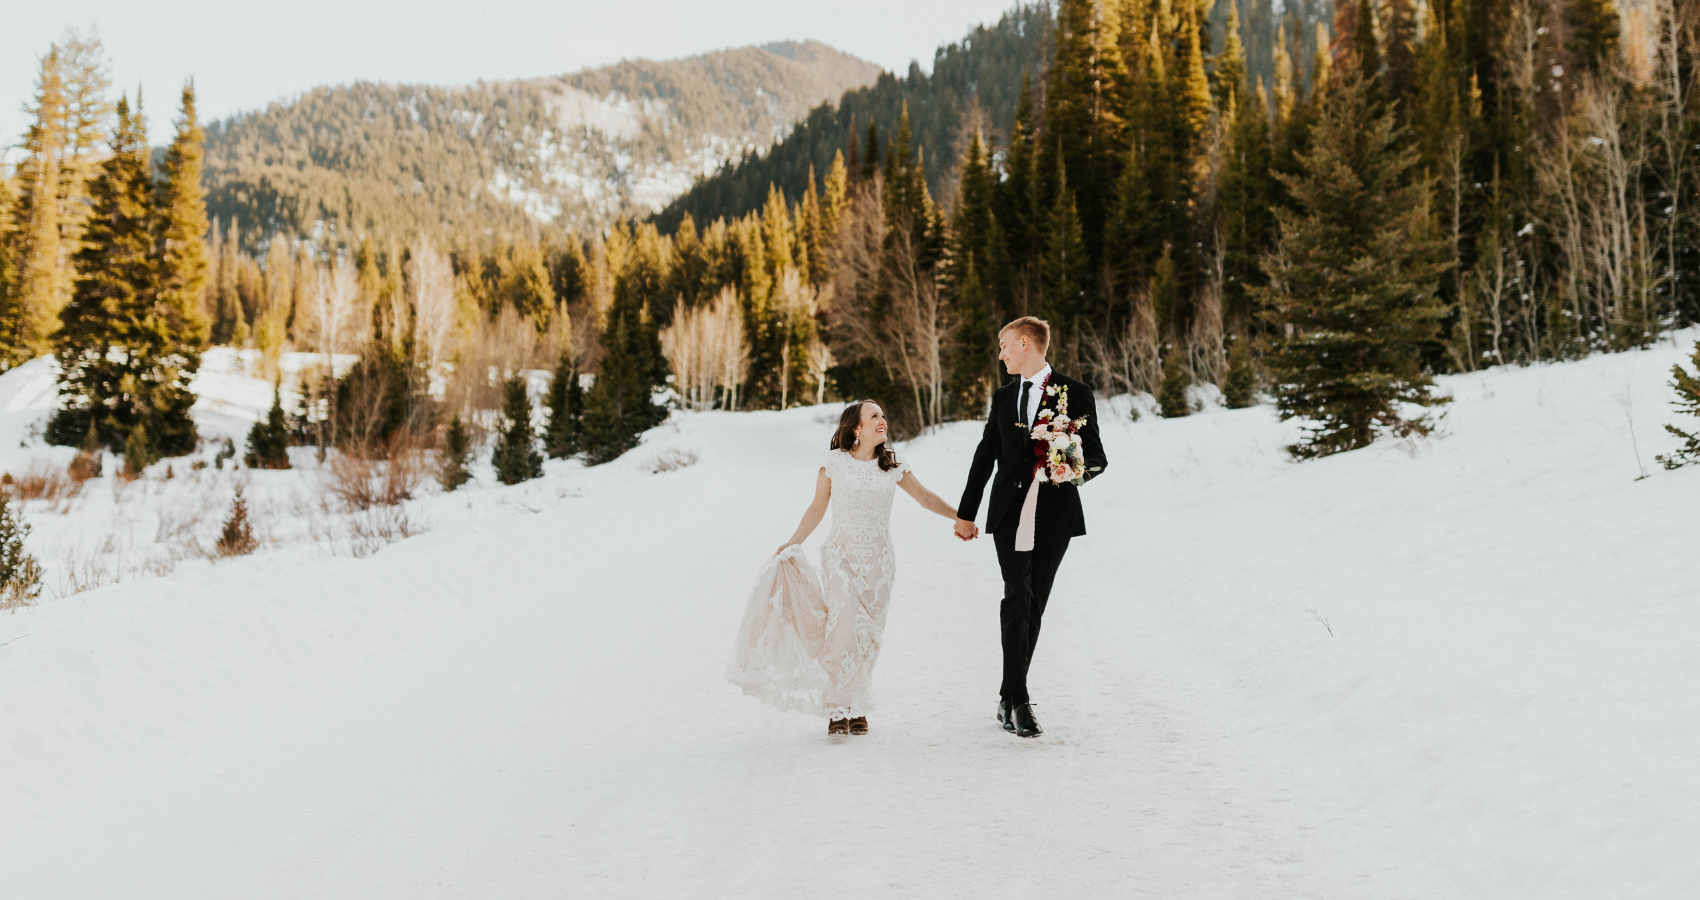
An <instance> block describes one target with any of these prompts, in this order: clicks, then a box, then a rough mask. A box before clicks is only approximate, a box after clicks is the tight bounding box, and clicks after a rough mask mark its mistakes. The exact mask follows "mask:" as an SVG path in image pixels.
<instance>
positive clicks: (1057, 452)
mask: <svg viewBox="0 0 1700 900" xmlns="http://www.w3.org/2000/svg"><path fill="white" fill-rule="evenodd" d="M1045 393H1046V394H1049V395H1050V396H1052V397H1054V398H1056V406H1055V408H1051V407H1044V408H1041V409H1040V410H1039V414H1038V415H1037V416H1035V417H1034V418H1035V421H1034V423H1033V434H1032V437H1033V455H1034V457H1036V459H1035V462H1034V465H1033V468H1034V477H1033V480H1034V481H1035V482H1038V481H1039V480H1040V479H1041V478H1042V479H1043V480H1044V481H1045V482H1046V483H1049V484H1073V485H1081V484H1085V483H1086V472H1087V469H1086V454H1085V451H1083V450H1082V449H1081V447H1080V429H1082V428H1084V427H1086V419H1085V418H1084V417H1082V418H1079V419H1071V418H1069V416H1068V388H1067V387H1066V386H1064V385H1056V384H1052V385H1046V386H1045Z"/></svg>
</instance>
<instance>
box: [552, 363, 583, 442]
mask: <svg viewBox="0 0 1700 900" xmlns="http://www.w3.org/2000/svg"><path fill="white" fill-rule="evenodd" d="M548 407H549V424H548V426H547V429H546V430H545V431H544V434H543V449H544V452H546V453H548V454H549V457H550V458H551V459H566V458H567V457H569V456H572V455H573V454H575V453H577V452H578V449H579V448H578V444H579V433H580V431H581V430H582V429H583V427H584V388H583V387H582V386H581V385H580V384H579V380H578V363H577V362H576V361H575V360H574V359H573V354H572V351H571V350H563V351H561V359H560V362H558V363H556V364H555V374H554V376H553V377H551V378H550V379H549V403H548Z"/></svg>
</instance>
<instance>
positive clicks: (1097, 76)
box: [1044, 0, 1203, 317]
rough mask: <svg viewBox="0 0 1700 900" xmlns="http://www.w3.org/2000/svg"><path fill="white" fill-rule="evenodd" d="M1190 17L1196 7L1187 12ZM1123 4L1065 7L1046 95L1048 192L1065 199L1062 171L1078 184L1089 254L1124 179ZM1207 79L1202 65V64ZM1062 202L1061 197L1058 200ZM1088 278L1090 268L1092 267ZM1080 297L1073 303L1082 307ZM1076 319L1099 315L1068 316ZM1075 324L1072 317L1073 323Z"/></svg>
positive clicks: (1063, 3)
mask: <svg viewBox="0 0 1700 900" xmlns="http://www.w3.org/2000/svg"><path fill="white" fill-rule="evenodd" d="M1186 5H1187V8H1188V9H1191V8H1192V4H1190V3H1188V4H1186ZM1120 8H1121V7H1120V4H1116V3H1102V2H1096V0H1060V2H1059V3H1058V5H1057V30H1056V58H1055V60H1054V61H1053V62H1052V64H1051V69H1050V85H1049V87H1048V89H1047V91H1046V93H1045V101H1046V108H1045V128H1046V134H1045V144H1044V146H1045V151H1046V154H1047V157H1051V158H1050V159H1049V161H1048V165H1047V167H1046V173H1045V174H1046V176H1047V177H1046V179H1045V181H1046V184H1045V187H1048V188H1051V189H1052V190H1056V191H1060V190H1061V184H1062V179H1063V171H1064V170H1065V169H1066V170H1067V173H1068V177H1069V178H1071V179H1073V181H1074V183H1075V191H1074V197H1073V202H1074V203H1075V205H1076V212H1075V215H1076V216H1077V217H1078V219H1079V221H1080V223H1081V226H1082V238H1083V239H1084V240H1085V242H1086V243H1085V247H1086V249H1087V251H1088V253H1090V254H1094V255H1096V254H1101V253H1102V251H1103V245H1102V239H1103V233H1104V221H1105V219H1106V217H1107V216H1108V212H1109V210H1108V201H1109V198H1110V197H1111V196H1112V195H1113V193H1112V192H1113V190H1114V187H1115V183H1116V179H1117V177H1118V176H1120V174H1121V171H1120V170H1121V163H1122V152H1123V147H1124V146H1125V144H1124V131H1125V127H1126V123H1125V122H1124V120H1123V118H1122V112H1123V103H1122V102H1121V97H1122V95H1123V94H1124V93H1125V92H1126V90H1127V88H1128V73H1127V66H1126V63H1125V61H1124V60H1123V59H1122V53H1121V46H1120V38H1121V33H1122V29H1121V16H1120ZM1200 66H1201V68H1200V70H1199V71H1200V77H1202V73H1203V69H1202V60H1200ZM1053 196H1060V194H1053ZM1085 265H1086V270H1087V271H1090V270H1091V268H1092V266H1091V264H1089V263H1087V264H1085ZM1087 300H1088V298H1087V297H1086V296H1085V295H1082V296H1081V297H1080V298H1078V300H1077V301H1075V302H1085V301H1087ZM1070 312H1071V313H1072V314H1073V315H1074V316H1078V315H1080V314H1087V315H1091V314H1094V313H1096V312H1098V311H1097V310H1087V309H1081V310H1070ZM1071 317H1072V316H1071Z"/></svg>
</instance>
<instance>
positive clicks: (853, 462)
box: [820, 450, 909, 549]
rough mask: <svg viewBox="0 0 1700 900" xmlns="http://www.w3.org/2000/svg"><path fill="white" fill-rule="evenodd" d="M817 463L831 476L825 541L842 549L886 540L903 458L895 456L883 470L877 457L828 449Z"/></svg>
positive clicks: (903, 467)
mask: <svg viewBox="0 0 1700 900" xmlns="http://www.w3.org/2000/svg"><path fill="white" fill-rule="evenodd" d="M820 465H821V468H823V469H825V470H826V477H827V478H830V479H832V529H831V531H829V532H828V533H827V537H826V540H827V543H829V544H834V543H836V544H839V545H840V546H843V547H845V548H846V549H852V548H862V547H864V546H865V545H869V544H871V543H878V542H879V541H880V540H881V539H885V541H886V543H889V538H890V530H891V499H892V497H893V496H895V495H896V493H897V483H898V482H899V481H902V480H903V476H904V474H905V473H907V472H908V471H909V464H908V463H906V462H904V461H903V457H901V456H900V457H898V458H897V468H895V469H892V470H891V471H889V472H887V471H881V470H880V464H879V460H878V459H877V458H875V459H870V460H860V459H857V458H856V457H854V456H851V455H850V454H849V453H846V452H844V451H843V450H828V451H827V452H826V455H825V456H823V457H821V460H820Z"/></svg>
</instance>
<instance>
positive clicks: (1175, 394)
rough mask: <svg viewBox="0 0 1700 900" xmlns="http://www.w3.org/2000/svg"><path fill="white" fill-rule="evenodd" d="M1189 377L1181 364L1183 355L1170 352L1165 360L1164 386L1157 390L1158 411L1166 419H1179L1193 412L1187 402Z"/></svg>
mask: <svg viewBox="0 0 1700 900" xmlns="http://www.w3.org/2000/svg"><path fill="white" fill-rule="evenodd" d="M1186 388H1187V377H1186V369H1185V367H1183V366H1182V365H1181V355H1180V354H1179V353H1170V354H1169V358H1168V359H1165V360H1163V386H1162V387H1161V388H1160V389H1159V390H1158V391H1157V411H1158V412H1159V413H1160V414H1161V415H1162V416H1163V418H1165V419H1178V418H1180V417H1181V416H1187V415H1191V414H1192V407H1191V406H1188V405H1187V402H1186Z"/></svg>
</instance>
